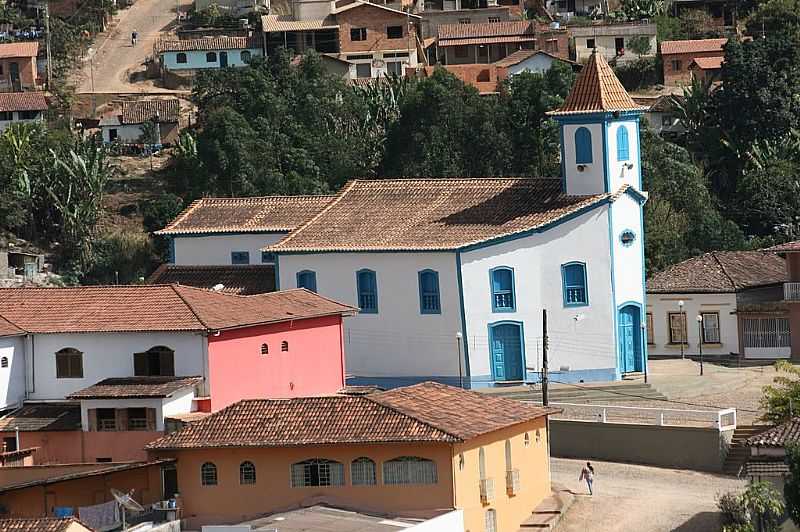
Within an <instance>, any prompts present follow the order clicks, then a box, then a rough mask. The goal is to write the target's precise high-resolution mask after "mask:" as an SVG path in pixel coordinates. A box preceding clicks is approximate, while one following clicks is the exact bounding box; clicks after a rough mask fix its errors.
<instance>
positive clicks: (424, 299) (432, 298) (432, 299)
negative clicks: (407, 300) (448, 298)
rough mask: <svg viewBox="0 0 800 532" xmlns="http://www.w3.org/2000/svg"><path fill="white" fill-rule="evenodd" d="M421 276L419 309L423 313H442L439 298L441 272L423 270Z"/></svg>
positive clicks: (419, 275)
mask: <svg viewBox="0 0 800 532" xmlns="http://www.w3.org/2000/svg"><path fill="white" fill-rule="evenodd" d="M418 277H419V311H420V313H422V314H441V303H440V300H439V274H438V273H437V272H435V271H433V270H422V271H421V272H419V274H418Z"/></svg>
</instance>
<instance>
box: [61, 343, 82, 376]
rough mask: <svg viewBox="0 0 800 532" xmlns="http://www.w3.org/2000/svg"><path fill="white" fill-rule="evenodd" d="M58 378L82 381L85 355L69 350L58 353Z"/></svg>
mask: <svg viewBox="0 0 800 532" xmlns="http://www.w3.org/2000/svg"><path fill="white" fill-rule="evenodd" d="M56 378H57V379H82V378H83V353H81V352H80V351H78V350H76V349H69V348H68V349H62V350H61V351H59V352H58V353H56Z"/></svg>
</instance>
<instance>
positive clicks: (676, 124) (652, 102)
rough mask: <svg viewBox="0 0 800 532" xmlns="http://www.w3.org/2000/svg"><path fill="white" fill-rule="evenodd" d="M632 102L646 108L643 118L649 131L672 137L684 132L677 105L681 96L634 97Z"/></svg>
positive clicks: (681, 99)
mask: <svg viewBox="0 0 800 532" xmlns="http://www.w3.org/2000/svg"><path fill="white" fill-rule="evenodd" d="M633 100H634V101H635V102H636V103H638V104H639V105H643V106H646V107H647V108H648V109H647V111H645V113H644V117H645V119H647V125H648V126H649V127H650V129H652V130H653V131H655V132H656V133H657V134H659V135H663V136H672V135H678V134H681V133H683V132H684V131H686V128H685V127H684V126H683V124H681V120H680V118H679V114H678V105H679V104H680V103H682V102H683V96H677V95H666V94H662V95H661V96H634V97H633Z"/></svg>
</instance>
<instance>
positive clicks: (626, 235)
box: [619, 229, 636, 248]
mask: <svg viewBox="0 0 800 532" xmlns="http://www.w3.org/2000/svg"><path fill="white" fill-rule="evenodd" d="M619 241H620V242H621V243H622V245H623V246H625V247H626V248H627V247H630V246H632V245H633V243H634V242H635V241H636V233H634V232H633V230H632V229H625V230H624V231H623V232H622V233H620V235H619Z"/></svg>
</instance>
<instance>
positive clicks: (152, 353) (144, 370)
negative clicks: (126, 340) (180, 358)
mask: <svg viewBox="0 0 800 532" xmlns="http://www.w3.org/2000/svg"><path fill="white" fill-rule="evenodd" d="M133 374H134V375H135V376H137V377H158V376H160V377H174V376H175V351H173V350H172V349H170V348H169V347H167V346H164V345H157V346H155V347H151V348H150V349H148V350H147V351H145V352H144V353H134V354H133Z"/></svg>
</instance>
